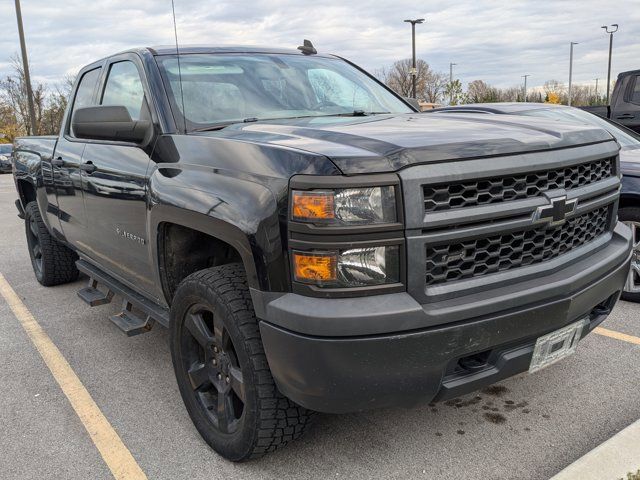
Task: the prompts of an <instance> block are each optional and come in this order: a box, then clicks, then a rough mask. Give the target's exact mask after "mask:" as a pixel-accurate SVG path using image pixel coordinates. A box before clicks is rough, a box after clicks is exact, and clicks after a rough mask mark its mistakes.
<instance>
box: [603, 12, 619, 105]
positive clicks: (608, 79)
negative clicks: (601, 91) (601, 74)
mask: <svg viewBox="0 0 640 480" xmlns="http://www.w3.org/2000/svg"><path fill="white" fill-rule="evenodd" d="M613 27H615V30H614V29H613ZM601 28H604V31H605V32H607V33H608V34H609V68H608V70H607V104H608V103H609V89H610V88H611V52H612V51H613V34H614V33H616V32H617V31H618V24H617V23H612V24H611V25H609V26H607V25H604V26H602V27H601ZM609 28H611V31H609Z"/></svg>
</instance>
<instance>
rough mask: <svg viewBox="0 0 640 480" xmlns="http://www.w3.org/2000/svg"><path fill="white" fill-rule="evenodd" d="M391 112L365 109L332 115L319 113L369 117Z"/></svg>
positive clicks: (336, 114) (336, 115)
mask: <svg viewBox="0 0 640 480" xmlns="http://www.w3.org/2000/svg"><path fill="white" fill-rule="evenodd" d="M386 113H391V112H365V111H364V110H354V111H353V112H351V113H347V112H343V113H332V114H330V115H319V116H321V117H368V116H369V115H384V114H386Z"/></svg>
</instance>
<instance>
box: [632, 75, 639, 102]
mask: <svg viewBox="0 0 640 480" xmlns="http://www.w3.org/2000/svg"><path fill="white" fill-rule="evenodd" d="M633 83H634V85H633V90H632V91H631V101H632V102H633V103H637V104H639V105H640V75H636V76H635V78H634V82H633Z"/></svg>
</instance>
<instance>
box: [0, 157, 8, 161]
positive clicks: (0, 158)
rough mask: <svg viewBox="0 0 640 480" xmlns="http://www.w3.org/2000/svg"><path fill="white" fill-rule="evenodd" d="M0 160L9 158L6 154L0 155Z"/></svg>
mask: <svg viewBox="0 0 640 480" xmlns="http://www.w3.org/2000/svg"><path fill="white" fill-rule="evenodd" d="M0 160H2V161H3V162H6V161H7V160H9V157H7V156H6V155H0Z"/></svg>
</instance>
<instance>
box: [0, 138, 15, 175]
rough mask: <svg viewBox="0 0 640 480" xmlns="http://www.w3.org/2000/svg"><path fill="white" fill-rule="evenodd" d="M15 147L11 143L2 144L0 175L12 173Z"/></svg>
mask: <svg viewBox="0 0 640 480" xmlns="http://www.w3.org/2000/svg"><path fill="white" fill-rule="evenodd" d="M12 151H13V145H12V144H10V143H2V144H0V173H11V152H12Z"/></svg>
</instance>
